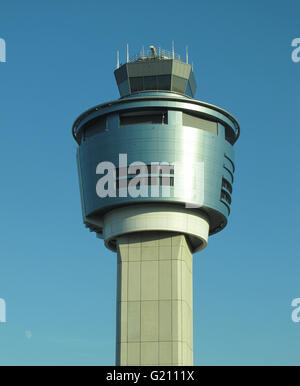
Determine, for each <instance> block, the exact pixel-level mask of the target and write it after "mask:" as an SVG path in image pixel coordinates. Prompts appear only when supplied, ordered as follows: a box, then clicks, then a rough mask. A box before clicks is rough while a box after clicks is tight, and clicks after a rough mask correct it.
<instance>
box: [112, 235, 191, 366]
mask: <svg viewBox="0 0 300 386" xmlns="http://www.w3.org/2000/svg"><path fill="white" fill-rule="evenodd" d="M192 259H193V256H192V253H191V251H190V249H189V246H188V244H187V242H186V238H185V236H184V235H178V234H175V233H170V232H165V233H164V232H141V233H135V234H132V235H127V236H121V237H119V238H118V280H117V338H116V339H117V340H116V344H117V347H116V365H121V366H130V365H132V366H143V365H144V366H147V365H155V366H157V365H177V366H178V365H186V366H191V365H193V277H192V273H193V260H192Z"/></svg>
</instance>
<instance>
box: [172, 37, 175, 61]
mask: <svg viewBox="0 0 300 386" xmlns="http://www.w3.org/2000/svg"><path fill="white" fill-rule="evenodd" d="M174 57H175V53H174V40H172V59H174Z"/></svg>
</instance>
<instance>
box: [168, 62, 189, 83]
mask: <svg viewBox="0 0 300 386" xmlns="http://www.w3.org/2000/svg"><path fill="white" fill-rule="evenodd" d="M191 69H192V68H191V66H190V65H189V64H187V63H183V62H179V61H177V60H173V67H172V74H173V75H176V76H179V77H180V78H186V79H188V78H189V76H190V73H191Z"/></svg>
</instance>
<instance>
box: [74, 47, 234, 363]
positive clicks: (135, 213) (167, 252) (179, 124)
mask: <svg viewBox="0 0 300 386" xmlns="http://www.w3.org/2000/svg"><path fill="white" fill-rule="evenodd" d="M115 77H116V81H117V84H118V88H119V91H120V94H121V98H120V99H119V100H116V101H112V102H109V103H105V104H102V105H98V106H96V107H94V108H92V109H90V110H88V111H86V112H85V113H83V114H82V115H81V116H79V118H77V120H76V121H75V123H74V125H73V136H74V138H75V139H76V141H77V143H78V145H79V146H78V150H77V162H78V171H79V181H80V191H81V201H82V212H83V221H84V224H85V225H86V226H87V227H88V228H89V229H90V230H91V231H93V232H96V234H97V236H98V237H99V238H102V239H103V240H104V242H105V245H106V246H107V248H109V249H110V250H112V251H115V252H117V254H118V281H117V283H118V285H117V286H118V298H117V302H118V304H117V349H116V355H117V356H116V363H117V364H120V365H147V364H149V365H159V364H166V365H190V364H192V363H193V355H192V352H193V340H192V334H193V322H192V321H193V318H192V315H193V314H192V253H194V252H197V251H199V250H201V249H203V248H205V246H206V245H207V240H208V236H209V235H211V234H214V233H217V232H219V231H220V230H222V229H223V228H224V227H225V226H226V224H227V221H228V220H227V219H228V216H229V214H230V206H231V194H232V184H233V175H234V169H235V166H234V151H233V145H234V143H235V142H236V140H237V138H238V136H239V131H240V128H239V124H238V122H237V121H236V120H235V118H233V117H232V115H230V114H229V113H228V112H226V111H225V110H223V109H221V108H219V107H216V106H213V105H210V104H208V103H205V102H201V101H197V100H195V99H193V98H192V96H194V93H195V90H196V83H195V79H194V75H193V71H192V68H191V66H190V65H189V64H187V63H183V62H182V61H181V60H180V58H178V57H177V56H176V55H175V54H174V53H172V54H168V53H167V52H165V51H163V50H161V49H153V48H152V49H151V54H150V55H148V54H147V55H144V54H143V55H139V56H138V57H136V58H135V59H134V61H128V62H127V63H125V64H123V65H122V66H121V67H119V68H118V69H117V70H116V71H115ZM111 180H113V182H111Z"/></svg>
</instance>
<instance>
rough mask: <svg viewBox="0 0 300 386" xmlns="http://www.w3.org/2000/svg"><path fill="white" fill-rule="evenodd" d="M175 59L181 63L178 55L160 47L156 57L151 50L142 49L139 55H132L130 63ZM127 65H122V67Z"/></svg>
mask: <svg viewBox="0 0 300 386" xmlns="http://www.w3.org/2000/svg"><path fill="white" fill-rule="evenodd" d="M154 58H155V59H160V60H163V59H174V60H178V61H181V57H180V55H179V54H176V53H175V52H173V51H170V50H165V49H163V48H161V47H158V48H157V49H156V55H153V52H152V51H151V50H150V49H146V50H145V49H144V48H143V49H141V50H140V51H139V52H138V53H137V54H135V55H132V56H130V57H129V59H128V62H136V61H144V60H151V59H154ZM122 64H125V63H120V66H121V65H122Z"/></svg>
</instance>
